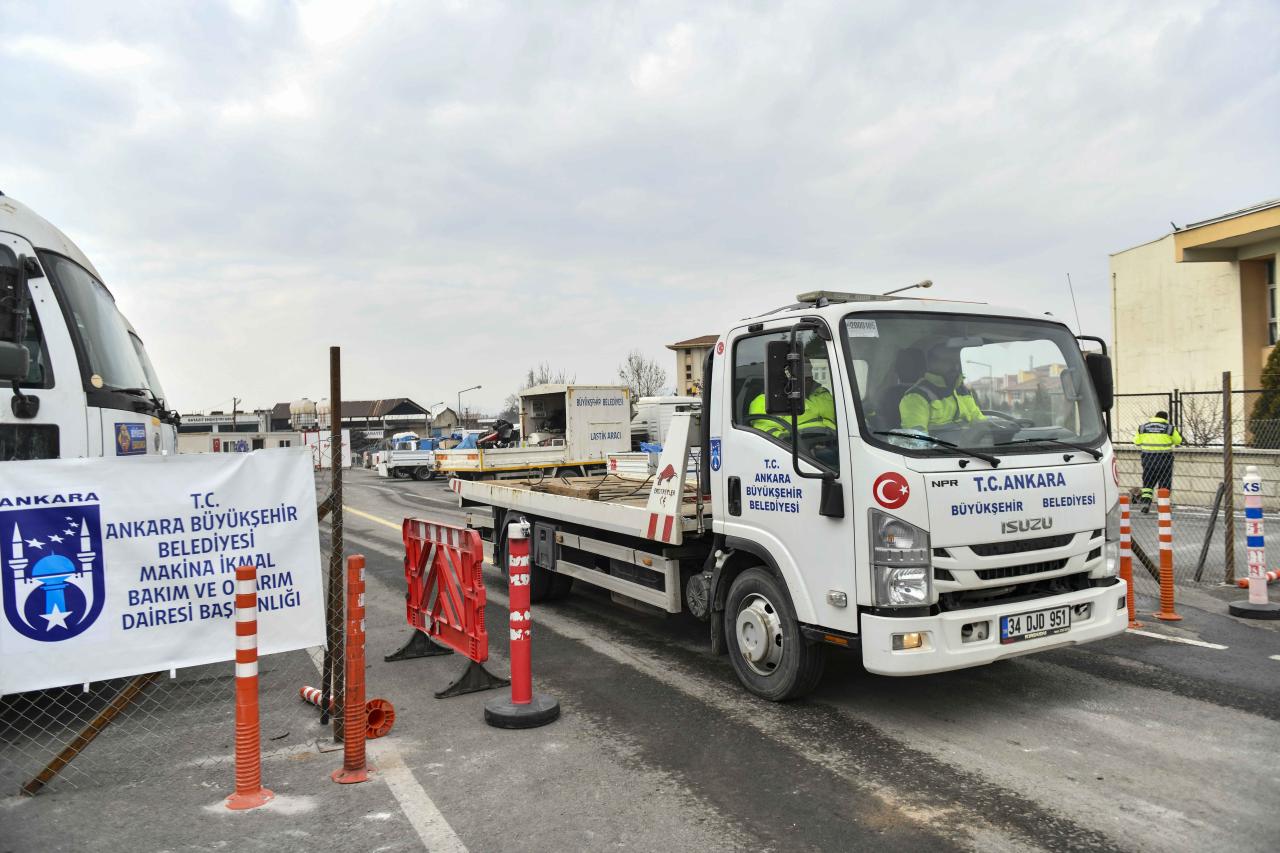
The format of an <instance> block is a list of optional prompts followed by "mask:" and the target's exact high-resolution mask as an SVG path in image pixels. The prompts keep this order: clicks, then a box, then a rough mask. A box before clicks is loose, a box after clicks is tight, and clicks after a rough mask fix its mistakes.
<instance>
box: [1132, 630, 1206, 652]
mask: <svg viewBox="0 0 1280 853" xmlns="http://www.w3.org/2000/svg"><path fill="white" fill-rule="evenodd" d="M1125 631H1126V632H1128V633H1130V634H1138V635H1139V636H1143V637H1154V638H1155V639H1157V640H1168V641H1169V642H1171V643H1185V644H1186V645H1188V646H1200V647H1201V648H1203V649H1217V650H1218V651H1222V650H1223V649H1226V648H1229V647H1228V646H1222V645H1219V644H1218V643H1206V642H1205V641H1204V640H1188V639H1185V638H1183V637H1170V636H1168V635H1167V634H1157V633H1155V632H1154V631H1140V630H1138V629H1137V628H1125Z"/></svg>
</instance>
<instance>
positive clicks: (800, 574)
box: [711, 322, 857, 633]
mask: <svg viewBox="0 0 1280 853" xmlns="http://www.w3.org/2000/svg"><path fill="white" fill-rule="evenodd" d="M790 326H791V323H790V322H786V323H782V322H779V323H773V324H769V326H766V327H765V328H763V329H761V330H758V331H754V332H752V331H747V330H746V329H740V330H737V331H735V332H734V333H732V334H731V335H730V336H729V338H728V340H727V342H726V349H725V352H724V353H723V354H722V355H721V354H717V358H718V359H722V366H721V371H722V372H720V373H719V375H718V376H717V389H716V391H715V394H716V397H717V401H718V403H719V412H718V416H717V417H716V419H715V420H714V421H713V429H712V436H711V437H712V442H713V445H712V463H711V467H712V469H713V471H715V474H716V479H717V480H718V483H716V484H715V486H714V487H715V489H716V491H715V499H716V501H717V506H718V507H719V509H718V510H717V512H716V521H715V524H716V530H717V532H721V533H724V534H725V535H726V536H727V537H734V538H736V539H738V540H744V541H746V542H750V543H754V545H755V547H756V549H757V550H760V549H763V550H764V551H766V552H767V553H768V555H769V556H770V557H772V559H773V561H774V562H775V563H776V564H777V565H776V568H777V570H778V571H779V572H780V573H781V574H782V576H783V578H784V580H785V581H786V583H787V587H788V589H789V591H790V593H791V597H792V604H793V605H794V606H795V610H796V615H797V617H798V618H799V620H800V621H801V622H804V623H809V624H814V625H821V626H824V627H828V628H835V629H838V630H842V631H847V632H850V633H853V632H856V631H857V608H856V606H852V605H853V602H855V601H856V596H855V590H854V551H853V549H854V547H855V542H854V526H855V525H854V523H853V518H852V517H851V515H850V514H849V513H848V512H846V515H845V517H844V518H830V517H826V516H823V515H820V514H819V512H818V509H819V499H820V496H821V493H822V481H821V480H818V479H810V478H805V477H801V476H799V475H797V473H796V471H795V468H794V466H793V464H792V459H791V444H792V441H793V438H792V435H791V425H790V420H789V418H782V417H774V416H769V415H765V414H764V397H763V395H764V375H765V350H766V345H767V344H768V343H769V342H770V341H784V340H787V339H788V334H789V330H790ZM798 337H799V339H800V342H801V345H802V346H803V347H804V350H805V354H806V359H807V363H808V365H809V367H810V371H809V376H808V377H807V378H806V380H805V382H806V413H805V416H803V417H801V418H799V422H800V423H799V425H800V436H799V442H800V443H799V451H800V465H801V468H802V470H804V471H806V472H810V473H818V471H819V468H818V466H817V465H816V464H815V463H817V462H821V463H822V464H823V465H825V466H826V467H827V468H830V469H832V470H834V471H836V472H837V473H838V476H839V479H838V480H837V481H836V483H835V486H834V487H835V488H839V489H840V490H842V491H843V493H844V505H845V507H846V508H852V506H853V501H852V490H851V488H850V480H851V478H852V473H853V472H851V471H850V456H849V447H848V434H849V431H850V429H849V425H850V422H851V421H850V418H851V416H852V415H851V413H850V412H849V410H848V407H847V406H846V404H845V401H846V399H847V398H848V395H847V394H846V393H845V390H844V381H843V379H842V377H841V373H840V371H839V369H838V362H837V359H836V350H835V345H834V344H833V343H830V342H826V341H823V340H822V339H821V338H820V337H818V335H817V334H816V333H815V332H814V331H812V330H805V331H801V332H799V333H798ZM717 429H718V431H719V432H720V435H716V431H717ZM716 441H719V451H718V459H717V458H716V457H717V451H716V445H715V442H716ZM717 464H718V465H719V469H718V470H716V466H717ZM728 544H730V546H731V547H738V545H735V543H734V542H733V541H732V540H730V541H729V543H728ZM747 550H750V549H747ZM828 593H833V594H832V595H831V596H829V595H828ZM839 593H844V600H845V601H847V602H849V604H850V606H845V607H840V606H837V604H835V603H831V602H832V601H835V602H838V601H839V600H840V596H839Z"/></svg>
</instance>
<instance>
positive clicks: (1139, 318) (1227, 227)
mask: <svg viewBox="0 0 1280 853" xmlns="http://www.w3.org/2000/svg"><path fill="white" fill-rule="evenodd" d="M1277 252H1280V199H1276V200H1273V201H1269V202H1265V203H1263V204H1259V205H1255V206H1254V207H1250V208H1246V209H1244V210H1239V211H1236V212H1234V213H1228V214H1226V215H1223V216H1218V217H1215V218H1213V219H1207V220H1205V221H1203V222H1195V223H1192V224H1190V225H1187V226H1185V227H1182V228H1177V229H1176V230H1174V231H1173V232H1171V233H1169V234H1166V235H1165V236H1163V237H1161V238H1159V239H1157V240H1152V241H1151V242H1149V243H1143V244H1142V245H1140V246H1134V247H1133V248H1131V249H1125V250H1124V251H1122V252H1116V253H1115V254H1113V255H1112V256H1111V317H1112V341H1113V344H1112V349H1113V352H1112V362H1113V364H1114V367H1115V374H1116V391H1117V392H1118V393H1127V394H1141V393H1146V392H1167V391H1169V390H1171V389H1173V388H1179V389H1181V390H1183V391H1193V390H1199V391H1207V390H1211V389H1215V388H1220V387H1222V373H1223V371H1228V370H1229V371H1231V374H1232V384H1233V386H1234V387H1235V388H1247V389H1253V388H1258V387H1259V383H1260V382H1261V377H1262V366H1263V364H1264V363H1265V362H1266V359H1267V356H1268V355H1270V353H1271V349H1272V347H1273V346H1275V344H1276V342H1277V340H1278V339H1280V323H1278V317H1277V295H1276V254H1277Z"/></svg>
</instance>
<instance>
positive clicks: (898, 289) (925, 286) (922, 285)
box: [880, 278, 933, 296]
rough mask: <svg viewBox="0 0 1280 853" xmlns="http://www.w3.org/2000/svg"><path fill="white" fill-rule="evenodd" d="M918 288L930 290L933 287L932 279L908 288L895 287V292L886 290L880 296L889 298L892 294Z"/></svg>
mask: <svg viewBox="0 0 1280 853" xmlns="http://www.w3.org/2000/svg"><path fill="white" fill-rule="evenodd" d="M917 287H918V288H920V289H921V290H928V289H929V288H931V287H933V281H932V280H931V279H927V278H926V279H925V280H924V281H917V282H916V283H915V284H908V285H907V286H906V287H895V288H894V289H893V290H886V291H885V292H884V293H882V294H880V295H881V296H889V295H890V294H893V293H901V292H902V291H904V290H914V289H915V288H917Z"/></svg>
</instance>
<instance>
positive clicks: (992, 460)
mask: <svg viewBox="0 0 1280 853" xmlns="http://www.w3.org/2000/svg"><path fill="white" fill-rule="evenodd" d="M872 435H896V436H898V437H899V438H918V439H920V440H922V441H930V442H933V443H934V444H936V445H938V446H939V447H945V448H947V449H948V450H956V451H959V452H960V453H963V454H965V455H966V456H972V457H973V458H974V459H981V460H982V461H983V462H986V463H987V464H988V465H990V466H991V467H992V468H999V467H1000V458H999V457H998V456H992V455H990V454H988V453H979V452H978V451H976V450H969V449H968V448H966V447H961V446H960V445H958V444H954V443H952V442H950V441H943V440H942V439H940V438H934V437H933V436H931V435H917V434H916V433H913V432H895V431H894V430H885V431H884V432H873V433H872Z"/></svg>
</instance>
